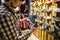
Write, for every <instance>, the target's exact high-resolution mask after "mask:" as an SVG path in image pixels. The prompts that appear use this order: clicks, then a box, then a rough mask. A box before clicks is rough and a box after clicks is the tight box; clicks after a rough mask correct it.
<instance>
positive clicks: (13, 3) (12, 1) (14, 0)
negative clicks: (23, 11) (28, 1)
mask: <svg viewBox="0 0 60 40" xmlns="http://www.w3.org/2000/svg"><path fill="white" fill-rule="evenodd" d="M6 4H7V6H9V7H12V8H15V7H17V6H18V5H19V4H20V0H8V1H7V0H6Z"/></svg>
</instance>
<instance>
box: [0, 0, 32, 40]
mask: <svg viewBox="0 0 60 40" xmlns="http://www.w3.org/2000/svg"><path fill="white" fill-rule="evenodd" d="M19 4H20V0H2V5H1V6H0V40H21V39H22V40H27V39H26V38H27V37H28V36H29V35H30V32H29V33H27V34H26V35H25V36H26V37H25V36H21V35H19V33H20V32H21V31H20V30H19V29H18V28H19V22H18V17H17V15H16V13H15V12H14V8H16V7H17V6H18V5H19ZM32 28H33V27H32ZM19 31H20V32H19ZM31 31H32V30H31ZM27 35H28V36H27ZM19 36H21V37H20V38H19V39H18V37H19Z"/></svg>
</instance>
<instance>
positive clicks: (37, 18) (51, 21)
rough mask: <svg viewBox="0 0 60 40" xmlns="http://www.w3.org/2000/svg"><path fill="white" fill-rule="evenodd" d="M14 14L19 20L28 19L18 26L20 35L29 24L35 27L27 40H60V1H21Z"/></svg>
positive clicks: (25, 31) (26, 29) (27, 28)
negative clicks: (16, 14) (20, 31)
mask: <svg viewBox="0 0 60 40" xmlns="http://www.w3.org/2000/svg"><path fill="white" fill-rule="evenodd" d="M0 5H1V2H0ZM18 10H19V11H18ZM15 12H16V13H20V14H21V16H19V15H20V14H18V17H19V19H24V18H28V19H27V20H28V21H25V22H20V24H19V25H20V28H21V30H22V34H24V33H27V32H28V31H29V29H30V25H31V24H34V26H35V27H36V29H35V30H34V31H33V32H32V33H31V36H30V37H31V38H30V37H29V38H28V39H27V40H60V0H24V1H23V0H21V2H20V5H19V7H17V8H16V9H15ZM32 37H34V38H32Z"/></svg>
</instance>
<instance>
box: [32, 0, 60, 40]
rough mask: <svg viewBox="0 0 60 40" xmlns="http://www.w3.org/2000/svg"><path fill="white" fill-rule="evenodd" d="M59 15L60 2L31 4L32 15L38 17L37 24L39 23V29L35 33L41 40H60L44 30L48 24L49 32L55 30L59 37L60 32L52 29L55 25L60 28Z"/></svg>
mask: <svg viewBox="0 0 60 40" xmlns="http://www.w3.org/2000/svg"><path fill="white" fill-rule="evenodd" d="M59 13H60V0H34V1H33V2H31V14H32V15H37V18H36V22H38V23H37V25H38V28H37V29H36V30H35V31H34V32H33V33H34V34H35V35H36V36H37V37H38V38H39V39H40V40H60V39H59V38H56V37H54V36H53V35H51V34H50V33H48V32H46V31H45V30H44V28H45V27H46V26H47V24H49V25H50V26H49V28H48V30H49V31H52V30H55V31H56V33H57V35H58V36H60V31H59V30H58V29H55V28H54V29H53V28H52V24H53V23H55V25H57V24H58V25H57V26H58V27H59V28H60V14H59ZM57 20H58V21H57ZM57 30H58V31H57Z"/></svg>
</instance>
